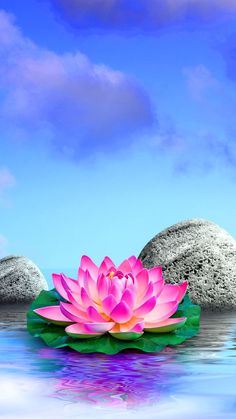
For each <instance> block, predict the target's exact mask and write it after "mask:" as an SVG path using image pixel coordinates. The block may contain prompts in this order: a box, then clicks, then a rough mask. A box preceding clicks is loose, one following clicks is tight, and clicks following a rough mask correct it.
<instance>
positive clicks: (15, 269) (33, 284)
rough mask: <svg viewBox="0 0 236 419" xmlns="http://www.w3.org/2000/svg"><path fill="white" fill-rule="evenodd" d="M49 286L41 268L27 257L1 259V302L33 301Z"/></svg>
mask: <svg viewBox="0 0 236 419" xmlns="http://www.w3.org/2000/svg"><path fill="white" fill-rule="evenodd" d="M43 289H44V290H47V289H48V285H47V282H46V280H45V278H44V276H43V274H42V273H41V272H40V270H39V268H38V267H37V266H36V265H35V264H34V263H33V262H32V261H31V260H30V259H28V258H27V257H24V256H7V257H5V258H3V259H0V302H4V303H5V302H6V303H11V302H23V301H32V300H33V299H34V298H36V297H37V296H38V294H39V293H40V291H41V290H43Z"/></svg>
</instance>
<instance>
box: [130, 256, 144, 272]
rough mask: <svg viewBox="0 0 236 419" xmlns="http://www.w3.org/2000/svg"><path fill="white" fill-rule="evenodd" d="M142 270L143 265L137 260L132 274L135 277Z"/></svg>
mask: <svg viewBox="0 0 236 419" xmlns="http://www.w3.org/2000/svg"><path fill="white" fill-rule="evenodd" d="M142 269H143V264H142V262H141V260H139V259H137V260H136V263H135V265H134V266H133V268H132V272H133V274H134V275H137V274H138V273H139V272H140V271H142Z"/></svg>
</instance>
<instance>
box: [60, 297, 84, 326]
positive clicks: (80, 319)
mask: <svg viewBox="0 0 236 419" xmlns="http://www.w3.org/2000/svg"><path fill="white" fill-rule="evenodd" d="M60 309H61V312H62V313H63V314H64V315H65V316H66V317H67V318H68V319H70V320H71V321H73V322H75V323H84V322H85V321H88V316H87V313H86V312H85V311H82V310H79V309H78V308H76V307H75V306H73V305H72V304H70V303H63V302H61V303H60Z"/></svg>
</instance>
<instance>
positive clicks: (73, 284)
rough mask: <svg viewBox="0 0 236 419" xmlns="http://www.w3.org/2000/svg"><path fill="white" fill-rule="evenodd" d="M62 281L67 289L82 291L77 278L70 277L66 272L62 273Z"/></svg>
mask: <svg viewBox="0 0 236 419" xmlns="http://www.w3.org/2000/svg"><path fill="white" fill-rule="evenodd" d="M61 282H62V285H63V287H64V288H65V290H66V291H67V290H70V291H72V292H76V293H79V292H80V286H79V284H78V282H77V281H76V280H75V279H72V278H69V277H68V276H66V275H64V274H61Z"/></svg>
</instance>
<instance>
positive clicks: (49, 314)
mask: <svg viewBox="0 0 236 419" xmlns="http://www.w3.org/2000/svg"><path fill="white" fill-rule="evenodd" d="M33 311H34V312H35V313H36V314H38V315H39V316H40V317H42V318H43V319H45V320H48V321H49V322H50V323H54V324H59V325H67V324H71V323H72V322H71V320H70V319H68V317H66V316H64V314H62V312H61V309H60V306H47V307H41V308H36V309H35V310H33Z"/></svg>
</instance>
